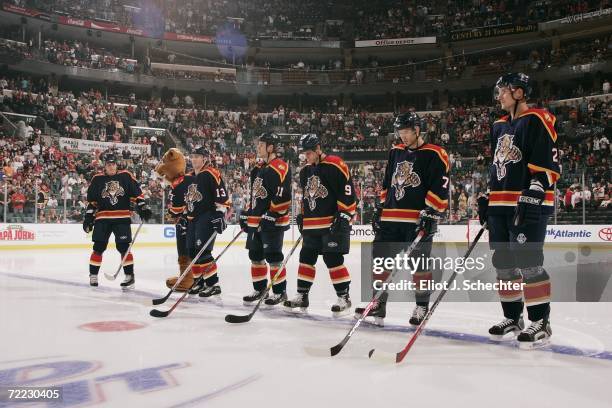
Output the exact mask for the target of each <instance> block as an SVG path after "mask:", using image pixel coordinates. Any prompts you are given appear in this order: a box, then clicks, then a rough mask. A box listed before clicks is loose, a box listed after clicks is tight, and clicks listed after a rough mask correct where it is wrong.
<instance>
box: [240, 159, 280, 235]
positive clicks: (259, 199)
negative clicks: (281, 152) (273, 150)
mask: <svg viewBox="0 0 612 408" xmlns="http://www.w3.org/2000/svg"><path fill="white" fill-rule="evenodd" d="M249 181H250V190H251V195H250V199H249V217H248V219H247V223H248V226H249V227H251V228H257V227H259V221H260V220H261V216H262V215H263V214H265V213H266V212H268V211H270V212H274V213H277V214H279V215H280V216H279V217H278V218H277V219H276V226H277V227H287V226H288V225H289V206H290V205H291V171H290V170H289V166H288V165H287V163H285V162H284V161H283V160H281V159H278V158H275V159H273V160H271V161H270V163H264V164H262V165H258V166H255V167H254V168H253V170H251V177H250V180H249Z"/></svg>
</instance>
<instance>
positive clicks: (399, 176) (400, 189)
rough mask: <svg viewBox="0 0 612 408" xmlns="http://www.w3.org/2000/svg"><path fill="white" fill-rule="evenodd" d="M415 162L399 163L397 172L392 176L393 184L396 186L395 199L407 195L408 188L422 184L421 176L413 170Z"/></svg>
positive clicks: (396, 167)
mask: <svg viewBox="0 0 612 408" xmlns="http://www.w3.org/2000/svg"><path fill="white" fill-rule="evenodd" d="M413 166H414V163H412V162H409V161H403V162H399V163H397V166H395V172H394V173H393V176H392V177H391V186H393V187H395V199H396V200H398V201H399V200H401V199H402V198H404V195H406V188H408V187H417V186H418V185H419V184H421V178H420V177H419V175H418V174H416V173H415V172H414V171H412V168H413Z"/></svg>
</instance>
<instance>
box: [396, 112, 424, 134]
mask: <svg viewBox="0 0 612 408" xmlns="http://www.w3.org/2000/svg"><path fill="white" fill-rule="evenodd" d="M416 126H418V127H419V128H420V127H421V118H420V117H419V115H417V114H416V112H405V113H400V114H399V115H397V117H396V118H395V122H393V129H395V131H398V130H401V129H414V128H415V127H416Z"/></svg>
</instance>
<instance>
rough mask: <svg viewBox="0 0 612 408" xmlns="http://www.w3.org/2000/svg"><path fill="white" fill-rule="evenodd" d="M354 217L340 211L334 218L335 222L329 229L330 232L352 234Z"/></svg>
mask: <svg viewBox="0 0 612 408" xmlns="http://www.w3.org/2000/svg"><path fill="white" fill-rule="evenodd" d="M352 219H353V217H352V216H351V214H349V213H345V212H343V211H340V212H339V213H337V214H336V216H335V217H334V221H333V222H332V224H331V226H330V227H329V232H331V233H332V234H338V233H343V232H344V233H346V232H351V220H352Z"/></svg>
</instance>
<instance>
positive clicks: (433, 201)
mask: <svg viewBox="0 0 612 408" xmlns="http://www.w3.org/2000/svg"><path fill="white" fill-rule="evenodd" d="M425 205H427V206H429V207H431V208H433V209H434V210H436V211H438V212H444V211H445V210H446V208H447V207H448V200H442V199H441V198H440V197H438V196H437V195H436V194H434V193H433V191H428V192H427V194H426V195H425Z"/></svg>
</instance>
